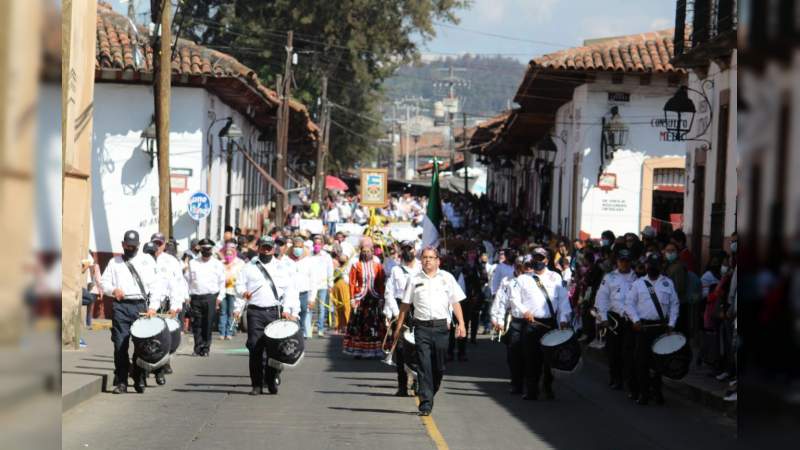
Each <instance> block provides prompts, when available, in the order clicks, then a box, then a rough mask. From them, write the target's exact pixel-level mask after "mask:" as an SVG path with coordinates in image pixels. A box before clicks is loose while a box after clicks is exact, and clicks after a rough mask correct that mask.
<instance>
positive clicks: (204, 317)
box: [186, 239, 225, 356]
mask: <svg viewBox="0 0 800 450" xmlns="http://www.w3.org/2000/svg"><path fill="white" fill-rule="evenodd" d="M199 245H200V256H198V257H197V258H195V259H193V260H191V261H189V269H188V271H187V273H186V277H187V281H188V282H189V298H190V299H191V304H192V331H193V334H194V352H193V353H192V354H193V355H195V356H208V353H209V352H210V351H211V326H212V324H213V323H214V316H215V314H214V313H215V311H216V309H217V308H216V307H217V305H219V304H221V303H222V299H223V298H224V297H225V266H223V265H222V261H220V260H219V259H217V258H214V257H213V253H214V242H213V241H211V240H210V239H201V240H200V242H199Z"/></svg>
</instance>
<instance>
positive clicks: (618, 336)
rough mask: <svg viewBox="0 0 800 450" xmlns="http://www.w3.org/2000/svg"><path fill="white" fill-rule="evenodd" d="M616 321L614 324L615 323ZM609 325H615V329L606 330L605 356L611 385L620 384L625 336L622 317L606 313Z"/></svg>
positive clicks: (613, 313)
mask: <svg viewBox="0 0 800 450" xmlns="http://www.w3.org/2000/svg"><path fill="white" fill-rule="evenodd" d="M615 321H616V322H615ZM608 322H609V325H613V324H614V323H617V324H618V325H617V328H616V329H615V330H613V331H612V330H611V329H610V328H609V329H607V330H606V347H605V349H606V356H607V357H608V377H609V380H610V382H611V383H612V384H622V382H623V379H624V376H623V368H624V366H625V363H624V357H623V355H624V351H623V347H624V344H625V334H624V331H623V327H624V325H623V321H622V317H620V315H619V314H617V313H615V312H611V311H609V312H608Z"/></svg>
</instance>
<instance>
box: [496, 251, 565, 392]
mask: <svg viewBox="0 0 800 450" xmlns="http://www.w3.org/2000/svg"><path fill="white" fill-rule="evenodd" d="M547 262H548V254H547V250H545V249H544V248H542V247H537V248H536V249H534V250H533V254H532V258H531V259H530V260H529V261H527V262H526V263H525V275H524V276H521V277H519V278H518V283H519V291H518V292H516V291H512V292H511V296H510V298H509V301H510V302H511V305H512V308H516V309H517V310H518V311H519V312H521V313H522V316H523V317H524V318H525V320H526V321H527V323H526V324H525V328H524V331H523V333H522V335H523V341H522V348H523V353H524V355H525V385H526V388H527V392H526V393H525V395H523V396H522V398H523V399H525V400H537V399H538V398H539V381H540V379H541V381H542V385H543V386H542V388H543V389H542V390H543V391H544V395H545V398H547V399H553V398H554V397H555V395H554V393H553V374H552V371H551V369H550V367H549V365H548V364H547V363H546V362H545V361H544V355H543V353H542V346H541V343H540V342H539V341H540V340H541V338H542V336H543V335H544V334H545V333H547V332H548V331H550V330H554V329H556V327H557V326H558V325H560V327H561V328H566V327H567V324H568V322H569V319H570V314H571V313H572V308H571V307H570V305H569V299H568V298H567V291H566V289H564V286H563V285H562V282H561V276H560V275H558V274H557V273H555V272H552V271H550V270H548V269H547Z"/></svg>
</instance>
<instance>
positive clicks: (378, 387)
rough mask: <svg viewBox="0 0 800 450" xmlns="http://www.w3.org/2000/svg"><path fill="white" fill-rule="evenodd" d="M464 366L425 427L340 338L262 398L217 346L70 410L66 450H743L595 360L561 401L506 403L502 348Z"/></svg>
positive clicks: (242, 363)
mask: <svg viewBox="0 0 800 450" xmlns="http://www.w3.org/2000/svg"><path fill="white" fill-rule="evenodd" d="M109 345H110V344H109ZM184 348H187V347H184ZM468 356H469V361H467V362H454V363H450V365H449V367H448V373H447V375H445V381H444V383H443V387H442V390H441V391H440V392H439V394H438V395H437V397H436V406H435V409H434V413H433V416H431V418H429V419H427V418H426V419H422V418H420V417H417V416H416V404H415V399H414V398H410V397H409V398H396V397H394V396H393V393H394V392H395V390H396V385H395V381H394V379H395V377H394V373H393V371H392V369H391V368H389V367H388V366H385V365H383V364H381V363H380V362H378V361H374V360H373V361H368V360H354V359H351V358H349V357H346V356H344V355H342V353H341V339H340V338H337V337H331V338H325V339H317V338H315V339H313V340H309V341H306V356H305V360H304V361H303V362H302V364H301V366H300V367H298V368H296V369H291V370H287V371H285V372H284V376H283V383H282V385H281V386H280V392H279V394H278V395H274V396H273V395H264V396H259V397H251V396H249V395H246V394H247V393H248V392H249V390H250V386H249V377H248V375H247V373H248V372H247V354H246V350H245V349H244V336H243V335H239V336H237V337H236V338H235V340H233V341H218V340H215V341H214V344H213V347H212V354H211V356H210V357H209V358H194V357H191V356H189V355H188V354H186V353H179V355H178V357H177V358H176V359H175V361H174V363H173V367H174V369H175V373H174V374H173V375H171V376H170V377H168V380H167V384H166V385H164V386H155V385H154V383H153V382H152V379H151V384H152V385H153V386H152V387H149V388H148V389H147V391H146V392H145V394H143V395H139V394H136V393H134V391H133V389H132V388H129V389H130V392H131V393H129V394H127V395H111V394H108V393H104V394H100V395H98V396H96V397H94V398H93V399H91V400H89V401H87V402H85V403H83V404H81V405H79V406H77V407H76V408H73V409H72V410H70V411H68V412H67V413H66V414H64V416H63V420H62V448H64V449H87V448H88V449H92V448H94V449H114V450H123V449H143V448H145V449H215V450H218V449H227V448H231V449H237V450H238V449H265V448H276V449H281V450H285V449H304V450H306V449H362V448H363V449H381V450H390V449H404V450H408V449H436V448H440V449H441V448H448V447H449V448H451V449H493V448H508V449H540V448H542V449H543V448H555V449H645V448H647V449H682V450H683V449H694V448H697V449H704V450H706V449H709V448H725V449H735V448H739V447H741V448H744V446H743V445H741V444H740V443H738V442H737V441H736V426H735V423H734V421H733V420H731V419H728V418H725V417H723V416H721V415H720V414H718V413H715V412H712V411H708V410H705V409H703V408H702V407H700V406H698V405H696V404H693V403H688V402H686V401H683V400H682V399H678V398H675V397H672V396H670V395H669V393H668V394H667V404H666V405H665V406H662V407H659V406H647V407H641V406H637V405H635V404H634V403H632V402H631V401H629V400H627V398H626V397H625V395H624V394H622V393H620V392H617V391H611V390H609V388H608V387H607V385H606V379H607V378H606V372H605V370H604V368H603V367H601V366H600V365H598V364H597V363H594V362H592V361H589V360H585V361H584V365H583V367H582V369H581V370H580V371H579V372H578V373H576V374H572V375H569V376H561V377H558V378H557V380H556V384H555V393H556V400H554V401H538V402H527V401H524V400H522V399H520V398H518V397H517V396H512V395H510V394H508V383H507V380H506V378H505V376H506V374H507V367H506V364H505V349H504V348H503V346H502V345H501V344H498V343H494V342H490V341H488V340H486V339H483V340H480V341H479V344H478V345H469V346H468ZM87 357H89V358H92V359H93V364H102V365H108V366H111V365H113V362H112V360H111V359H110V357H108V356H103V355H91V354H90V355H87ZM98 359H106V360H107V362H106V363H103V362H99V361H98Z"/></svg>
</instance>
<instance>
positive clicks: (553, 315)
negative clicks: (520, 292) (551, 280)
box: [529, 275, 558, 330]
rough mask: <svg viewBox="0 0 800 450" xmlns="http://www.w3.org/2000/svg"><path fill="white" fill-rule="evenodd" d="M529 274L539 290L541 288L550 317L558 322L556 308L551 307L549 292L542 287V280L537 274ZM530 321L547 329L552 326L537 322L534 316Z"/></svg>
mask: <svg viewBox="0 0 800 450" xmlns="http://www.w3.org/2000/svg"><path fill="white" fill-rule="evenodd" d="M529 276H530V277H531V278H533V281H535V282H536V285H537V286H539V290H541V291H542V294H544V299H545V300H547V309H549V310H550V317H551V318H552V319H553V320H555V321H556V322H558V319H556V310H555V309H553V302H551V301H550V294H548V293H547V289H545V288H544V285H543V284H542V280H540V279H539V277H538V276H537V275H529ZM532 323H534V324H537V325H541V326H543V327H545V328H547V329H548V330H551V329H552V327H550V326H548V325H546V324H544V323H542V322H538V321H537V320H536V319H535V318H534V319H533V322H532Z"/></svg>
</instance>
